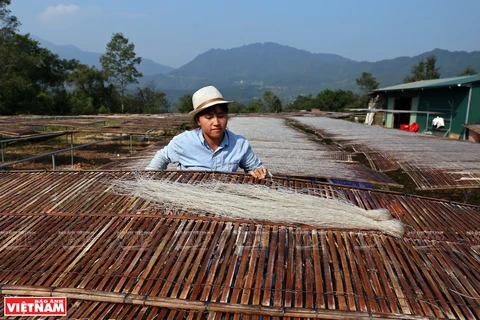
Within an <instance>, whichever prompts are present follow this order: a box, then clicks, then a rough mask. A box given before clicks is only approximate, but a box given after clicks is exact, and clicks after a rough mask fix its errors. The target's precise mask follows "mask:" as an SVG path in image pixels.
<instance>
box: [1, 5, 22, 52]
mask: <svg viewBox="0 0 480 320" xmlns="http://www.w3.org/2000/svg"><path fill="white" fill-rule="evenodd" d="M10 3H11V1H10V0H0V45H1V44H2V43H3V41H5V40H6V39H7V38H8V37H10V36H13V35H14V34H15V33H17V31H18V28H19V27H20V25H21V24H20V21H18V19H17V17H15V16H12V15H11V11H10V10H9V9H7V7H8V6H9V5H10Z"/></svg>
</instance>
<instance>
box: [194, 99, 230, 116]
mask: <svg viewBox="0 0 480 320" xmlns="http://www.w3.org/2000/svg"><path fill="white" fill-rule="evenodd" d="M232 102H233V101H227V100H220V101H214V102H210V103H207V104H206V105H204V106H202V107H201V108H198V109H195V110H193V111H190V112H189V113H188V114H190V115H192V116H194V115H196V114H197V113H199V112H200V111H203V110H205V109H208V108H210V107H213V106H215V105H217V104H230V103H232Z"/></svg>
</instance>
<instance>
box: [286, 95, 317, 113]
mask: <svg viewBox="0 0 480 320" xmlns="http://www.w3.org/2000/svg"><path fill="white" fill-rule="evenodd" d="M316 104H317V102H316V101H315V98H313V97H312V95H311V94H308V95H303V94H301V95H298V96H297V98H296V99H295V101H293V102H292V103H291V104H289V105H288V106H286V107H285V111H298V110H307V111H311V110H312V108H317V107H318V106H317V105H316Z"/></svg>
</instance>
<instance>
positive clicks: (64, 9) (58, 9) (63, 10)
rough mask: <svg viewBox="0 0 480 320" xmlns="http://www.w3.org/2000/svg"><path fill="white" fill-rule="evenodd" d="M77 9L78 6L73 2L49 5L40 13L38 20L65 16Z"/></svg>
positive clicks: (45, 20) (49, 19) (78, 8)
mask: <svg viewBox="0 0 480 320" xmlns="http://www.w3.org/2000/svg"><path fill="white" fill-rule="evenodd" d="M78 10H80V7H79V6H76V5H74V4H70V5H64V4H59V5H58V6H50V7H48V8H47V9H46V10H45V11H44V12H43V13H42V14H41V15H40V20H42V21H44V22H48V21H51V20H54V19H58V18H64V17H65V16H68V15H71V14H73V13H74V12H76V11H78Z"/></svg>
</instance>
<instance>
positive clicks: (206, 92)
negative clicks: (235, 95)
mask: <svg viewBox="0 0 480 320" xmlns="http://www.w3.org/2000/svg"><path fill="white" fill-rule="evenodd" d="M192 102H193V111H190V114H191V115H193V116H194V115H196V114H197V113H199V112H200V111H202V110H205V109H207V108H209V107H211V106H214V105H216V104H223V103H232V102H233V101H227V100H225V99H223V96H222V94H221V93H220V91H218V89H217V88H215V87H214V86H207V87H203V88H201V89H198V90H197V91H196V92H195V93H194V94H193V96H192Z"/></svg>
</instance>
